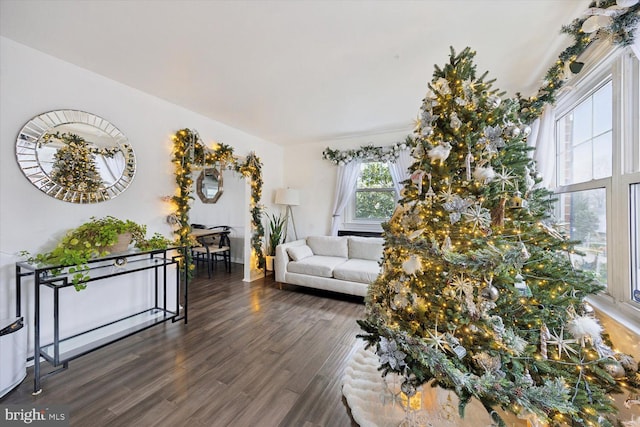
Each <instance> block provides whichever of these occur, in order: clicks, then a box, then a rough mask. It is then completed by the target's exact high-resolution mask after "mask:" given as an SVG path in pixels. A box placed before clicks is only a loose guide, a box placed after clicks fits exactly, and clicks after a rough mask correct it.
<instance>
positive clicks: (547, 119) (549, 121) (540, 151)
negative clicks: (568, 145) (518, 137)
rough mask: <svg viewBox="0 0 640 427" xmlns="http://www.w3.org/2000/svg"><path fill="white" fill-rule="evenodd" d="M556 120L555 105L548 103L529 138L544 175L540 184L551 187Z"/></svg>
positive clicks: (538, 166) (532, 127) (540, 172)
mask: <svg viewBox="0 0 640 427" xmlns="http://www.w3.org/2000/svg"><path fill="white" fill-rule="evenodd" d="M554 120H555V117H554V114H553V106H552V105H549V104H547V105H546V106H545V107H544V110H543V112H542V115H541V116H540V117H539V118H537V119H536V120H535V121H534V122H533V123H532V124H531V134H530V135H529V138H528V139H527V143H528V144H529V146H531V147H534V148H535V150H534V152H533V160H535V162H536V167H537V168H538V174H539V175H540V176H541V177H542V181H541V182H540V184H539V185H540V186H542V187H545V188H551V186H552V185H553V182H554V177H555V168H556V150H555V137H554V129H555V124H554Z"/></svg>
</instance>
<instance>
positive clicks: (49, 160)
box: [16, 110, 136, 203]
mask: <svg viewBox="0 0 640 427" xmlns="http://www.w3.org/2000/svg"><path fill="white" fill-rule="evenodd" d="M16 158H17V160H18V164H19V165H20V169H22V172H23V173H24V175H25V176H26V177H27V179H28V180H29V181H30V182H31V183H32V184H33V185H35V186H36V187H37V188H39V189H40V190H41V191H43V192H44V193H46V194H48V195H49V196H51V197H54V198H56V199H58V200H62V201H65V202H70V203H98V202H103V201H106V200H109V199H112V198H114V197H116V196H117V195H118V194H120V193H122V192H123V191H124V190H126V189H127V187H128V186H129V184H131V181H132V180H133V176H134V175H135V170H136V160H135V154H134V152H133V148H131V146H130V145H129V144H128V143H127V138H126V137H125V136H124V134H123V133H122V132H120V130H119V129H118V128H116V127H115V126H114V125H112V124H111V123H109V122H108V121H106V120H105V119H103V118H101V117H98V116H96V115H94V114H91V113H87V112H84V111H77V110H56V111H49V112H47V113H43V114H40V115H39V116H36V117H34V118H33V119H31V120H29V121H28V122H27V124H25V125H24V127H23V128H22V129H21V130H20V133H19V134H18V140H17V142H16Z"/></svg>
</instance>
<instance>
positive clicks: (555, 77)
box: [516, 0, 640, 123]
mask: <svg viewBox="0 0 640 427" xmlns="http://www.w3.org/2000/svg"><path fill="white" fill-rule="evenodd" d="M615 4H616V0H600V1H599V2H597V3H596V2H595V1H594V2H592V3H591V4H590V5H589V7H590V8H594V7H598V8H601V9H606V8H609V7H611V6H614V5H615ZM588 18H589V17H588V16H585V17H583V18H576V19H574V20H573V22H572V23H571V24H570V25H565V26H563V27H562V33H565V34H568V35H570V36H572V37H573V40H574V42H573V44H572V45H571V46H569V47H567V48H566V49H565V50H563V51H562V53H560V55H559V56H558V60H557V61H556V63H555V64H554V65H553V66H552V67H551V68H549V70H548V71H547V74H546V75H545V78H544V82H543V84H542V86H541V87H540V88H539V89H538V92H537V93H536V95H533V96H531V97H529V98H527V99H524V98H522V96H521V94H520V93H517V94H516V98H517V99H518V101H519V102H520V119H521V120H522V122H523V123H531V122H533V121H534V120H535V119H536V118H538V116H540V114H542V109H543V108H544V106H545V105H546V104H553V103H554V102H555V100H556V95H557V94H558V90H560V88H562V87H563V85H564V83H565V81H566V79H567V76H566V69H567V66H568V65H569V64H571V63H572V62H575V61H576V60H577V58H578V56H580V55H581V54H582V53H583V52H584V51H585V50H586V49H587V47H588V46H589V45H591V43H593V42H594V41H595V40H597V39H599V38H600V37H601V36H610V37H611V39H612V41H613V43H614V44H616V45H619V46H628V45H630V44H631V43H633V40H634V31H635V27H636V25H637V24H638V20H639V19H640V3H637V4H635V5H633V6H631V7H629V8H627V9H626V10H624V11H623V13H621V14H620V15H618V16H613V17H612V22H611V24H610V25H609V26H608V27H604V28H601V29H600V30H598V31H596V32H594V33H591V34H587V33H585V32H584V31H582V25H583V24H584V21H586V20H587V19H588Z"/></svg>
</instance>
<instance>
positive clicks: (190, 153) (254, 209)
mask: <svg viewBox="0 0 640 427" xmlns="http://www.w3.org/2000/svg"><path fill="white" fill-rule="evenodd" d="M172 162H173V164H174V168H175V176H176V185H177V187H178V188H177V192H176V194H175V195H174V196H172V197H171V201H172V202H173V203H174V204H175V206H176V207H175V212H174V214H173V218H174V220H175V222H176V224H177V225H178V228H177V230H176V231H175V232H174V233H175V234H176V235H177V237H176V240H177V241H178V242H179V244H180V246H185V247H187V248H189V247H191V246H193V244H194V243H195V242H194V241H193V238H192V237H191V225H190V221H189V203H190V201H191V200H193V196H192V186H193V178H192V176H191V175H192V171H193V166H194V165H198V166H207V165H213V164H216V163H220V164H221V165H223V166H224V165H226V166H227V167H229V168H230V169H233V170H234V171H236V172H238V173H240V174H242V175H243V176H244V177H247V178H250V180H251V224H252V236H251V246H252V248H253V250H254V251H255V253H256V256H257V260H258V267H262V266H263V265H264V255H263V253H262V240H263V238H264V227H263V226H262V209H261V207H260V205H259V203H260V199H261V197H262V185H263V182H262V163H261V162H260V159H259V158H258V157H257V156H256V155H255V153H253V152H251V153H249V155H248V156H247V158H246V161H245V162H244V163H239V162H238V160H237V159H236V157H234V155H233V148H232V147H231V146H229V145H226V144H217V145H216V146H215V147H213V149H209V148H207V147H206V146H205V145H204V144H203V143H202V141H201V140H200V136H199V135H198V133H197V132H195V131H192V130H191V129H181V130H179V131H178V132H177V133H176V134H175V135H174V136H173V156H172ZM187 264H188V265H189V268H188V271H189V272H191V270H192V269H193V265H192V262H191V254H190V251H187Z"/></svg>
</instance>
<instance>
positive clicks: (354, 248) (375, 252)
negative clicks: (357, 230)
mask: <svg viewBox="0 0 640 427" xmlns="http://www.w3.org/2000/svg"><path fill="white" fill-rule="evenodd" d="M383 244H384V239H383V238H381V237H349V258H358V259H368V260H370V261H380V260H381V259H382V247H383Z"/></svg>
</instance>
